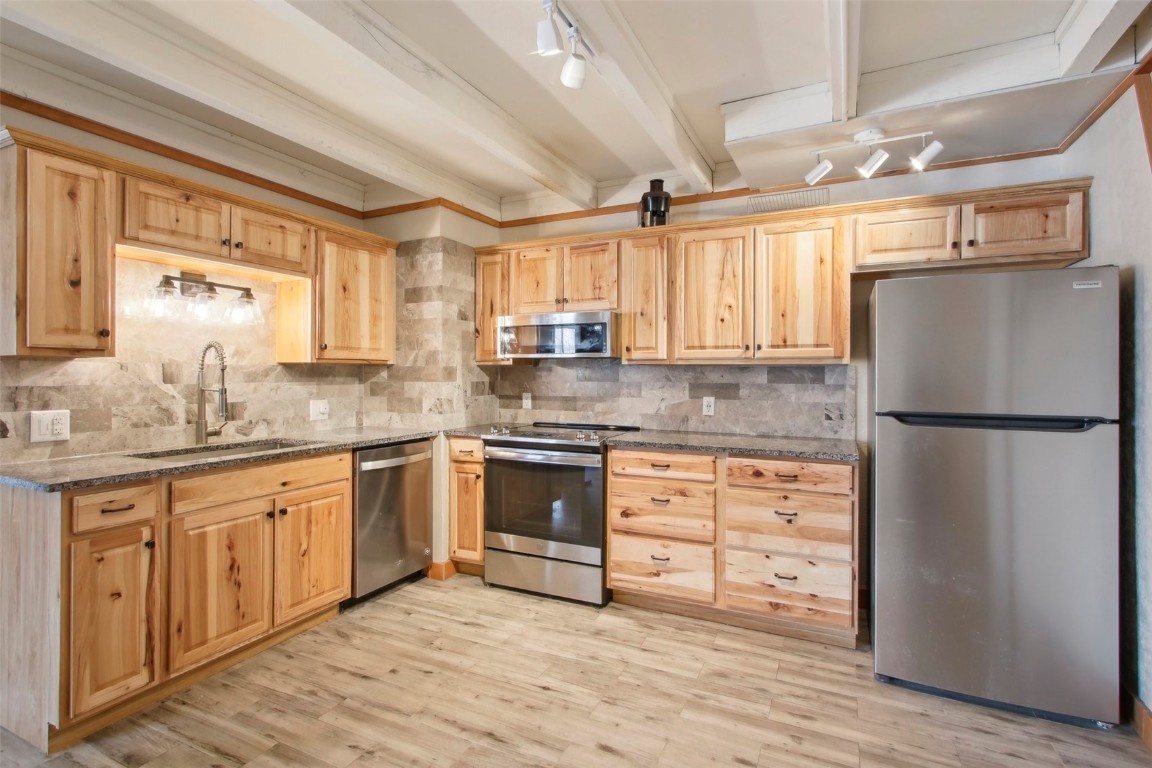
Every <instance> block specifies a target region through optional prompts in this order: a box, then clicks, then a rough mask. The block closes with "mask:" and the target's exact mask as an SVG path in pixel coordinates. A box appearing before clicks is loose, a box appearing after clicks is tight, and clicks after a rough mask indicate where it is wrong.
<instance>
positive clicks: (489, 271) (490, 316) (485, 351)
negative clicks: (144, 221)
mask: <svg viewBox="0 0 1152 768" xmlns="http://www.w3.org/2000/svg"><path fill="white" fill-rule="evenodd" d="M507 314H509V312H508V254H507V253H489V254H485V255H484V256H477V257H476V362H478V363H504V362H511V361H509V360H501V359H500V358H499V357H497V351H498V349H497V344H496V318H498V317H500V316H501V315H507Z"/></svg>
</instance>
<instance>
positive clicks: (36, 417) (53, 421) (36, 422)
mask: <svg viewBox="0 0 1152 768" xmlns="http://www.w3.org/2000/svg"><path fill="white" fill-rule="evenodd" d="M70 415H71V411H32V423H31V426H30V428H29V430H28V434H29V439H30V440H31V441H32V442H33V443H49V442H53V441H55V440H67V439H68V438H69V437H71V436H72V423H71V419H70V418H69V417H70Z"/></svg>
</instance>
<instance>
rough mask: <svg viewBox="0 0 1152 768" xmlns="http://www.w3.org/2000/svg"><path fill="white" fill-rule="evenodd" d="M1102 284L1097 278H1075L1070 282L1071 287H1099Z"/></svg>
mask: <svg viewBox="0 0 1152 768" xmlns="http://www.w3.org/2000/svg"><path fill="white" fill-rule="evenodd" d="M1102 285H1104V284H1103V283H1102V282H1100V281H1099V280H1075V281H1073V282H1072V287H1073V288H1099V287H1101V286H1102Z"/></svg>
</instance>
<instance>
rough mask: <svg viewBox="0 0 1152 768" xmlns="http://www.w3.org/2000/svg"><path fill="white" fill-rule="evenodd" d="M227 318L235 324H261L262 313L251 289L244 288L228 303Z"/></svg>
mask: <svg viewBox="0 0 1152 768" xmlns="http://www.w3.org/2000/svg"><path fill="white" fill-rule="evenodd" d="M227 319H228V322H230V323H233V324H235V325H263V323H264V313H263V312H262V311H261V310H260V302H258V301H256V297H255V296H253V295H252V291H251V290H247V289H246V290H245V291H244V292H243V293H241V294H240V295H239V296H237V297H236V300H235V301H233V302H232V303H231V304H229V305H228V312H227Z"/></svg>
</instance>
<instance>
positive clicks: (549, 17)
mask: <svg viewBox="0 0 1152 768" xmlns="http://www.w3.org/2000/svg"><path fill="white" fill-rule="evenodd" d="M555 16H556V5H555V3H553V2H552V0H544V19H543V20H542V21H538V22H536V50H535V51H533V53H538V54H540V55H541V56H555V55H557V54H560V53H563V52H564V49H563V48H561V47H560V40H559V38H557V37H556V20H555Z"/></svg>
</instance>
